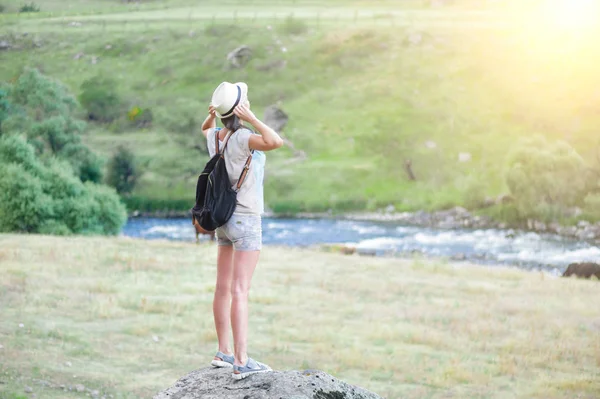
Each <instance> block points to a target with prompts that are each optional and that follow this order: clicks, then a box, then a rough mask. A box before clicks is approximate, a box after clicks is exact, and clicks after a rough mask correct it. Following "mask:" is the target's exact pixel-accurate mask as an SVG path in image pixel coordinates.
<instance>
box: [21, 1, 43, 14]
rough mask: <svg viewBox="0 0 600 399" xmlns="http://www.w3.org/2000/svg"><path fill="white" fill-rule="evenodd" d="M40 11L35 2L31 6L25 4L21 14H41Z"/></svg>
mask: <svg viewBox="0 0 600 399" xmlns="http://www.w3.org/2000/svg"><path fill="white" fill-rule="evenodd" d="M39 11H40V7H39V6H38V5H37V4H35V3H34V2H31V3H29V4H23V5H22V6H21V8H19V12H39Z"/></svg>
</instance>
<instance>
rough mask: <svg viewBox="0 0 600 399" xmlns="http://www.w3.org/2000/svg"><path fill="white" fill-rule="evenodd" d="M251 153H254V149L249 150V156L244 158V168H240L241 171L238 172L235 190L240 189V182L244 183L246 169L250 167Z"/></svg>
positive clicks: (246, 173)
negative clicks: (238, 176)
mask: <svg viewBox="0 0 600 399" xmlns="http://www.w3.org/2000/svg"><path fill="white" fill-rule="evenodd" d="M252 154H254V150H252V151H251V153H250V156H249V157H248V159H247V160H246V164H245V165H244V169H242V173H240V178H239V179H238V182H237V185H236V187H235V191H240V188H241V187H242V184H244V180H246V176H247V175H248V170H249V169H250V163H251V162H252Z"/></svg>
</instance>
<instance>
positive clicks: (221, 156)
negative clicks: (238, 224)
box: [191, 131, 252, 232]
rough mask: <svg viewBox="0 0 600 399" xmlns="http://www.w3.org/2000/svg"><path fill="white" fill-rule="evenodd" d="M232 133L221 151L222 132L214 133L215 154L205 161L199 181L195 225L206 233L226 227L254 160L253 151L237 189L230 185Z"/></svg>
mask: <svg viewBox="0 0 600 399" xmlns="http://www.w3.org/2000/svg"><path fill="white" fill-rule="evenodd" d="M234 133H235V132H234ZM232 134H233V133H228V134H227V136H226V137H225V144H224V145H223V151H219V132H218V131H217V132H215V155H214V156H213V157H212V158H211V159H210V160H209V161H208V162H207V163H206V166H205V167H204V171H203V172H202V174H201V175H200V176H199V177H198V183H197V184H196V205H195V206H194V207H193V208H192V209H191V212H192V224H194V225H196V227H198V226H199V227H200V228H201V229H203V230H205V231H207V232H210V231H214V230H215V229H216V228H217V227H221V226H223V225H224V224H225V223H227V221H228V220H229V219H230V218H231V215H233V212H234V211H235V207H236V204H237V193H238V191H239V190H240V187H242V184H243V183H244V180H245V179H246V175H247V174H248V169H249V168H250V162H251V161H252V154H250V156H249V157H248V160H247V161H246V164H245V165H244V168H243V169H242V173H241V174H240V178H239V179H238V182H237V185H236V188H235V190H234V189H233V188H231V183H230V181H229V175H228V174H227V167H226V166H225V149H227V144H228V143H229V139H230V138H231V136H232Z"/></svg>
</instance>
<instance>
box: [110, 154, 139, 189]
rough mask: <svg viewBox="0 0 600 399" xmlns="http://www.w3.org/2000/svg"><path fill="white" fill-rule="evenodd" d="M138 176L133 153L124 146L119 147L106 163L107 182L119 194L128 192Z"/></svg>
mask: <svg viewBox="0 0 600 399" xmlns="http://www.w3.org/2000/svg"><path fill="white" fill-rule="evenodd" d="M138 177H139V172H138V170H137V168H136V164H135V159H134V155H133V153H132V152H131V151H130V150H129V149H127V148H125V147H119V148H118V149H117V152H116V153H115V154H114V155H113V156H112V158H111V159H110V161H109V163H108V173H107V176H106V182H107V184H108V185H110V186H112V187H114V188H115V189H116V190H117V192H118V193H119V194H130V193H131V192H132V191H133V189H134V188H135V184H136V182H137V179H138Z"/></svg>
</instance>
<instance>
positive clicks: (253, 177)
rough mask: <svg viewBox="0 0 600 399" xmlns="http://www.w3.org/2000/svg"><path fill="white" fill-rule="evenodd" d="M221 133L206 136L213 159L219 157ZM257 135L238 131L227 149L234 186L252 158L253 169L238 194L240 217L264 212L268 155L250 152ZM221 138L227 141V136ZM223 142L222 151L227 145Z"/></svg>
mask: <svg viewBox="0 0 600 399" xmlns="http://www.w3.org/2000/svg"><path fill="white" fill-rule="evenodd" d="M220 130H221V129H220V128H211V129H210V130H209V131H208V134H207V135H206V145H207V147H208V153H209V155H210V156H211V157H213V156H214V155H215V154H216V148H215V134H217V133H218V132H219V131H220ZM253 134H254V133H253V132H252V131H251V130H249V129H246V128H240V129H238V130H237V131H236V132H235V133H233V134H231V136H230V137H229V142H228V143H227V148H226V149H225V166H226V167H227V173H228V175H229V181H230V183H231V185H232V186H235V185H236V184H237V182H238V179H239V177H240V175H241V173H242V170H243V168H244V165H245V164H246V161H247V159H248V157H249V156H250V155H252V162H251V163H250V169H249V171H248V174H247V175H246V178H245V180H244V182H243V184H242V187H241V188H240V191H239V192H238V195H237V206H236V210H235V213H237V214H249V215H261V214H262V213H263V212H264V199H263V179H264V171H265V162H266V156H265V154H264V153H263V152H262V151H254V152H252V151H251V150H250V147H249V146H248V142H249V140H250V136H252V135H253ZM221 139H222V140H224V139H225V137H221ZM222 140H219V149H220V150H221V151H222V150H223V146H224V143H223V141H222Z"/></svg>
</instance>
